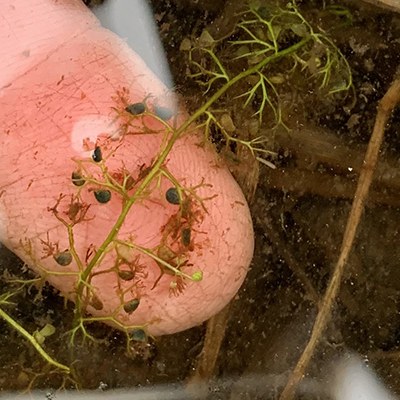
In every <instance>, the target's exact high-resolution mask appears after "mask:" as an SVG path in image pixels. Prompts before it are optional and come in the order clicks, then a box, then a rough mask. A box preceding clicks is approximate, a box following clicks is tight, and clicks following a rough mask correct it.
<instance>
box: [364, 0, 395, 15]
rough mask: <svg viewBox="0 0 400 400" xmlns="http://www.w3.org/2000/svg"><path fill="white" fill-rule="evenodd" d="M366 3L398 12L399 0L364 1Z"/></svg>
mask: <svg viewBox="0 0 400 400" xmlns="http://www.w3.org/2000/svg"><path fill="white" fill-rule="evenodd" d="M364 1H366V2H367V3H371V4H373V5H375V6H377V7H383V8H388V9H390V10H392V11H397V12H400V4H399V0H364Z"/></svg>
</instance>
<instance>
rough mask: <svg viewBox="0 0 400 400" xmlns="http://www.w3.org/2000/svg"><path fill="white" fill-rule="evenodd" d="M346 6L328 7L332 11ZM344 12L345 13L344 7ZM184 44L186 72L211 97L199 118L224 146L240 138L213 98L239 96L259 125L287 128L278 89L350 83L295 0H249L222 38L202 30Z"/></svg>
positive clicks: (343, 87)
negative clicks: (280, 0) (221, 119)
mask: <svg viewBox="0 0 400 400" xmlns="http://www.w3.org/2000/svg"><path fill="white" fill-rule="evenodd" d="M345 11H346V10H344V9H342V8H340V9H339V8H338V9H336V8H335V9H333V10H330V12H331V13H333V14H334V15H338V13H339V12H340V15H343V13H344V12H345ZM345 15H346V16H347V17H348V11H347V13H345ZM183 47H184V49H185V50H187V54H188V65H189V68H190V73H189V77H190V78H192V79H194V80H195V81H196V82H197V83H198V84H199V85H200V86H202V87H204V94H205V95H206V96H207V97H208V98H209V99H210V102H209V103H207V104H208V107H207V110H206V113H205V115H204V116H203V117H202V120H203V121H204V122H203V126H205V128H206V135H209V132H210V130H211V129H212V128H214V129H217V130H218V131H219V132H221V133H222V135H223V136H224V138H225V139H226V146H227V147H229V144H230V142H232V141H236V142H240V139H238V136H240V134H238V133H237V132H235V133H234V134H232V132H228V131H227V129H226V128H225V127H224V126H222V124H220V123H218V117H217V115H218V111H216V109H215V108H214V107H215V105H216V99H217V98H218V100H219V101H218V104H219V105H220V104H221V103H222V104H223V106H222V107H224V105H225V106H226V107H227V108H229V105H230V104H231V103H232V101H234V100H235V99H238V100H240V101H242V100H243V101H242V104H241V107H243V108H249V109H250V110H252V113H253V116H255V117H257V118H258V120H259V123H260V124H262V123H264V124H265V125H266V126H269V127H277V126H279V125H282V126H284V127H286V125H285V121H284V119H283V116H282V114H283V113H282V111H283V105H282V98H281V94H282V93H284V91H285V90H286V91H288V90H289V91H290V90H291V89H290V88H289V89H288V86H289V85H293V84H295V83H296V80H297V81H298V80H301V81H303V82H307V81H310V83H313V84H314V86H316V87H317V88H318V89H319V90H320V91H322V92H324V93H326V94H327V95H333V94H337V93H341V92H343V93H346V92H347V91H348V90H349V89H350V88H351V87H352V74H351V70H350V66H349V64H348V62H347V60H346V58H345V57H344V55H343V54H342V52H341V51H340V50H339V48H338V47H337V46H336V45H335V43H334V42H333V41H332V39H330V38H329V36H328V34H327V33H325V32H323V31H319V30H317V29H315V28H314V27H313V26H312V25H311V23H310V22H308V21H307V19H306V18H305V17H304V16H303V15H302V14H301V12H300V10H299V8H298V6H297V5H296V2H295V1H293V2H290V3H288V4H287V5H286V7H280V6H277V5H275V4H269V2H259V3H255V2H253V3H251V4H250V6H249V7H248V8H247V9H246V10H245V11H243V12H241V13H240V14H239V16H238V22H237V23H236V25H235V27H234V29H233V31H232V32H231V33H230V34H229V35H227V36H226V37H223V38H221V39H214V38H213V37H211V35H210V34H209V33H208V32H207V31H204V32H203V33H202V35H201V36H200V38H199V39H197V40H194V41H192V43H190V44H186V45H185V46H183ZM282 87H286V89H285V90H284V89H281V88H282ZM232 99H233V100H232ZM239 104H240V103H239ZM220 107H221V106H220ZM252 140H255V141H256V143H260V142H261V141H263V140H260V138H258V137H257V138H256V137H255V138H252V139H250V140H246V141H244V142H243V143H242V144H243V145H245V146H246V147H249V148H250V150H251V151H252V153H260V152H261V153H268V152H265V149H263V150H260V148H257V147H255V146H253V142H252Z"/></svg>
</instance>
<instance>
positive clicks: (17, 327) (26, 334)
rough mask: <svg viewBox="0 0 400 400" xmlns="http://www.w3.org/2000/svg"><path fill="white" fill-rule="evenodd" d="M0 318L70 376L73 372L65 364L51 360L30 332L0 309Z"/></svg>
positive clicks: (48, 360)
mask: <svg viewBox="0 0 400 400" xmlns="http://www.w3.org/2000/svg"><path fill="white" fill-rule="evenodd" d="M0 317H1V318H3V319H4V320H5V321H6V322H7V323H8V324H10V325H11V326H12V327H13V328H14V329H15V330H16V331H17V332H19V333H20V334H21V335H22V336H23V337H24V338H25V339H27V340H28V341H29V342H30V343H31V345H32V346H33V347H34V348H35V350H36V351H37V352H38V353H39V354H40V355H41V356H42V357H43V358H44V359H45V360H46V361H47V362H48V363H49V364H51V365H54V366H55V367H57V368H59V369H61V370H62V371H64V372H66V373H67V374H69V373H70V372H71V370H70V369H69V368H68V367H67V366H66V365H63V364H60V363H59V362H57V361H56V360H54V359H53V358H51V357H50V356H49V355H48V354H47V353H46V352H45V351H44V350H43V348H42V347H41V346H40V344H39V343H38V342H37V340H36V339H35V338H34V337H33V336H32V335H31V334H30V333H29V332H28V331H26V330H25V329H24V328H23V327H22V326H21V325H19V324H18V323H17V322H16V321H14V320H13V319H12V318H11V317H10V316H9V315H8V314H7V313H6V312H4V311H3V310H2V309H1V308H0Z"/></svg>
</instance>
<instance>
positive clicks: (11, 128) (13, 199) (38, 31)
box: [0, 0, 253, 335]
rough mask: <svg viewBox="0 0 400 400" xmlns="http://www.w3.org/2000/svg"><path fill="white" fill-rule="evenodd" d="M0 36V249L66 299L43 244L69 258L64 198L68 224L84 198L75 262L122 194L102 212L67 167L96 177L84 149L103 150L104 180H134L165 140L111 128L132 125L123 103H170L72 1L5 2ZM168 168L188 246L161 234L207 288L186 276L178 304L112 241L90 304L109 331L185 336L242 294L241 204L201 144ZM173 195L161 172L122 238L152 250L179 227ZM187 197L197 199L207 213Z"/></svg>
mask: <svg viewBox="0 0 400 400" xmlns="http://www.w3.org/2000/svg"><path fill="white" fill-rule="evenodd" d="M0 39H1V47H0V55H1V59H2V60H3V62H2V71H1V74H0V240H1V242H2V243H4V244H5V245H6V246H7V247H8V248H10V249H11V250H12V251H14V252H15V253H16V254H17V255H18V256H19V257H21V258H22V259H23V260H24V261H25V262H26V263H27V264H28V265H29V266H30V267H31V268H32V269H33V270H35V271H36V272H38V273H39V274H41V275H42V276H46V279H47V280H48V281H49V282H50V283H51V284H52V285H54V286H55V287H57V288H58V289H59V290H60V291H61V292H62V293H63V295H65V296H66V297H68V298H70V299H72V300H74V299H75V293H76V284H77V274H76V272H77V271H78V266H77V263H76V259H74V260H73V261H72V262H71V263H70V264H69V265H67V266H60V265H59V264H58V263H57V262H56V261H55V260H54V258H53V256H52V254H50V253H51V252H49V251H48V252H47V254H46V245H44V244H43V243H44V242H47V243H48V244H52V245H53V247H54V249H53V253H54V252H56V251H57V249H55V247H56V245H57V246H58V250H59V251H64V250H66V249H69V248H70V244H69V241H68V232H67V228H66V226H65V225H63V224H62V223H61V222H60V221H59V220H58V219H57V218H56V215H55V212H54V206H55V205H56V203H57V200H58V199H59V197H60V195H61V194H62V195H65V197H63V198H62V199H61V201H60V203H59V204H58V206H57V212H58V214H57V215H58V216H59V217H61V218H63V219H64V220H65V221H66V222H68V223H70V222H71V220H70V219H69V218H68V215H67V214H66V212H67V211H68V209H69V204H70V201H71V196H72V195H74V196H76V195H77V194H78V193H80V196H81V201H82V202H84V203H86V204H90V208H89V210H88V212H87V217H88V218H90V220H86V221H81V222H79V223H77V224H76V225H75V226H74V227H73V234H74V241H75V248H76V253H77V256H78V257H79V258H80V259H81V260H82V262H83V263H84V262H85V257H86V255H87V252H88V248H95V249H98V248H99V247H100V245H101V244H102V243H103V241H104V240H105V238H106V237H107V235H108V233H109V232H110V230H111V229H112V227H113V226H114V223H115V222H116V220H117V218H118V216H119V214H120V212H121V208H122V197H121V195H120V194H118V193H116V192H112V198H111V200H110V201H109V202H108V203H106V204H100V203H99V202H97V201H96V200H95V198H94V193H93V189H96V188H98V186H96V185H94V184H91V183H86V184H85V185H84V186H82V187H80V188H78V187H77V186H74V185H73V184H72V183H71V173H72V172H73V171H74V170H77V168H78V164H77V160H83V161H81V162H83V164H82V165H83V166H84V168H86V172H85V176H88V175H91V176H92V177H94V178H98V179H101V174H100V173H99V172H100V166H99V164H98V163H95V162H93V161H91V155H92V154H93V146H94V143H98V144H99V143H100V144H101V146H102V149H103V157H104V161H103V162H102V163H100V164H101V165H106V166H107V168H108V171H109V173H114V172H116V171H118V170H119V169H121V168H124V169H125V170H126V171H129V174H131V175H132V177H133V178H137V177H138V175H139V173H140V167H141V166H143V167H142V170H143V168H145V167H146V166H149V165H150V164H151V162H152V161H153V160H154V159H156V158H157V156H158V154H159V151H160V148H161V147H162V145H163V143H165V142H164V141H163V139H165V138H166V135H167V134H165V133H163V132H159V133H152V134H150V133H146V134H136V135H130V134H126V131H124V132H125V134H123V132H122V129H121V124H122V123H123V122H124V121H125V122H126V121H128V120H129V118H131V117H130V116H129V114H127V113H126V112H124V111H123V110H124V106H125V105H126V103H124V100H125V101H126V102H127V103H128V104H129V103H135V102H142V101H143V100H144V99H145V98H146V97H147V96H149V97H147V98H148V100H147V101H146V102H147V105H148V107H149V109H150V110H153V109H154V104H159V105H162V106H164V105H167V106H168V104H169V105H170V106H171V104H173V103H171V98H172V96H171V95H170V94H168V91H167V89H166V88H165V87H164V86H163V84H162V83H161V82H160V81H159V80H158V79H157V78H156V77H155V76H154V75H153V74H152V73H151V72H150V71H149V70H148V69H147V67H146V66H145V64H144V63H143V62H142V60H141V59H140V58H139V57H138V56H137V55H136V54H135V53H134V52H133V51H132V50H131V49H129V48H128V47H127V46H126V45H125V44H124V42H123V41H122V40H121V39H119V38H118V37H116V36H115V35H114V34H113V33H111V32H109V31H107V30H105V29H103V28H102V27H101V26H100V25H99V23H98V21H97V20H96V18H95V17H93V16H92V14H91V13H90V12H89V11H88V10H86V8H85V7H84V6H83V5H82V4H81V1H80V0H62V1H60V0H58V1H57V0H29V1H26V0H3V2H2V7H1V10H0ZM122 88H125V89H126V90H127V92H126V94H125V96H123V97H125V99H122V100H121V98H119V99H118V98H117V92H118V91H121V90H122ZM113 108H114V109H113ZM115 109H118V110H119V111H120V115H119V117H118V115H117V112H116V111H115ZM178 114H179V115H178V117H177V120H176V121H175V122H174V119H171V120H170V121H169V123H170V124H173V123H176V124H177V125H178V126H179V125H180V124H181V123H182V122H183V121H184V120H185V119H187V115H186V114H185V112H184V111H183V110H182V109H180V110H179V112H178ZM135 121H136V122H135V123H134V124H135V126H136V128H130V130H128V132H132V131H133V130H135V131H138V129H140V128H142V129H143V125H142V124H143V121H144V123H145V124H146V126H147V128H151V129H157V130H160V129H161V128H162V124H161V123H160V122H159V121H156V120H155V119H154V118H153V117H151V116H147V117H145V118H144V119H142V118H139V119H137V120H135ZM139 124H140V126H139ZM168 137H170V136H168ZM107 138H108V139H107ZM84 142H85V143H86V145H84ZM87 146H89V147H87ZM164 168H165V170H168V171H169V172H170V173H171V174H172V175H173V176H174V177H175V178H176V179H177V180H178V182H180V184H181V185H182V186H183V187H185V188H188V189H190V188H192V191H191V192H186V194H185V196H186V198H187V197H190V198H191V199H192V203H191V204H192V208H191V212H192V218H191V220H190V222H189V225H190V227H191V234H192V235H191V245H190V246H187V247H185V246H183V245H182V243H181V239H180V232H181V231H180V230H179V234H178V235H177V237H176V238H175V239H174V238H172V236H173V234H172V233H170V236H169V238H168V239H167V241H168V244H169V245H170V247H172V248H173V249H174V250H175V251H176V252H179V251H180V252H181V253H182V254H183V255H184V256H185V257H187V258H188V261H187V263H186V265H185V266H184V267H182V271H183V272H185V273H186V274H188V275H191V274H193V273H194V272H196V271H199V270H201V271H202V273H203V279H202V280H201V281H200V282H192V281H189V280H187V285H186V287H185V288H184V290H183V292H181V293H179V294H177V295H176V294H174V293H173V291H172V289H171V285H173V282H174V281H175V279H176V278H175V277H174V276H172V275H170V274H164V275H163V276H162V277H161V279H160V280H159V282H158V283H157V285H156V286H155V287H154V288H153V286H154V283H155V282H156V280H157V278H158V277H159V276H160V271H161V270H160V268H159V266H158V265H157V264H156V262H155V261H154V260H153V259H152V258H151V257H149V256H148V255H145V254H143V252H140V251H138V250H134V249H132V248H130V247H129V246H127V245H120V246H116V245H115V242H114V245H113V244H111V245H110V246H109V247H108V251H107V252H106V255H105V257H104V258H102V259H101V260H100V263H99V264H98V265H97V266H96V267H95V268H94V269H93V272H94V274H95V275H94V276H93V277H92V280H91V294H92V297H91V300H89V303H90V304H89V305H88V306H87V311H88V313H89V314H91V315H93V316H97V317H104V316H110V315H112V316H113V317H114V319H115V320H113V321H111V320H108V321H106V322H107V323H109V324H111V325H114V326H119V327H120V328H121V327H124V326H125V327H126V326H128V327H131V326H133V325H146V328H147V330H148V332H149V333H150V334H152V335H163V334H169V333H174V332H178V331H182V330H184V329H187V328H190V327H192V326H195V325H198V324H200V323H202V322H203V321H205V320H206V319H208V318H210V317H211V316H212V315H214V314H215V313H217V312H218V311H219V310H221V309H222V308H223V307H224V306H225V305H226V304H227V303H228V302H229V301H230V300H231V299H232V298H233V297H234V295H235V294H236V292H237V290H238V289H239V287H240V285H241V284H242V282H243V280H244V277H245V275H246V272H247V269H248V266H249V264H250V261H251V257H252V253H253V231H252V224H251V218H250V214H249V210H248V207H247V205H246V202H245V199H244V197H243V194H242V193H241V191H240V189H239V187H238V186H237V184H236V183H235V181H234V180H233V178H232V176H231V175H230V173H229V172H228V170H227V169H226V168H225V167H224V166H223V164H222V163H221V162H220V160H218V158H217V156H216V155H215V154H214V153H213V151H212V150H210V148H209V147H208V146H206V145H204V144H203V145H201V135H198V134H195V133H193V132H189V133H188V134H185V135H184V136H183V137H181V138H180V139H178V141H177V142H176V144H175V145H174V147H173V149H172V151H171V153H170V154H169V155H168V156H167V158H166V162H165V163H164ZM158 183H159V185H158ZM138 185H140V182H139V183H137V184H136V186H135V188H137V187H138ZM171 186H174V185H173V184H172V183H171V182H170V181H169V180H168V179H167V178H166V177H165V176H163V177H161V179H160V180H158V179H155V180H154V181H153V182H152V183H151V184H150V185H149V187H148V190H147V191H146V192H145V194H144V196H143V197H142V198H141V199H140V200H139V201H138V202H136V203H135V204H134V205H133V207H132V208H131V209H130V211H129V213H128V215H127V216H126V218H125V221H124V224H123V225H122V227H121V229H120V230H119V232H118V239H120V240H124V241H131V242H134V243H135V244H136V245H139V246H142V247H145V248H146V249H149V250H152V251H154V252H155V253H157V249H156V247H157V246H160V243H161V242H162V240H163V233H164V235H166V232H167V230H168V226H171V219H170V218H171V216H173V215H175V216H176V217H175V221H182V219H179V218H178V217H177V215H178V214H179V210H180V206H179V205H173V204H170V203H168V202H167V201H166V199H165V192H166V190H167V189H168V188H170V187H171ZM196 187H197V188H196ZM91 189H92V190H91ZM129 193H130V194H133V193H134V189H133V190H132V191H131V192H129ZM194 194H195V195H196V196H197V197H196V198H200V199H203V205H204V207H205V209H206V211H205V210H204V209H203V208H202V207H201V203H200V202H199V201H197V200H196V198H195V197H193V195H194ZM75 198H76V197H75ZM51 208H53V211H52V210H51ZM187 225H188V222H187V221H186V225H185V226H187ZM47 250H48V247H47ZM117 252H118V254H119V259H120V263H119V264H121V265H119V266H116V260H117ZM158 254H160V253H158ZM90 257H92V256H90ZM90 257H88V259H89V261H90ZM162 258H164V259H165V258H166V257H165V256H163V257H162ZM129 263H130V264H129ZM138 264H140V266H141V268H142V269H141V272H138V271H137V269H136V271H137V273H136V277H135V278H134V280H132V281H126V280H122V279H120V278H119V276H118V273H117V272H118V269H119V270H121V269H127V268H138V267H137V265H138ZM113 267H114V269H112V270H110V268H113ZM45 270H46V271H47V274H46V272H45ZM101 271H104V272H103V273H100V274H99V272H101ZM54 273H56V274H54ZM68 273H69V274H68ZM139 281H140V282H139ZM138 282H139V284H138ZM93 293H95V296H97V299H95V300H93V299H94V298H93ZM135 298H140V305H139V307H138V308H137V309H136V310H135V311H134V312H132V313H127V312H126V311H125V310H124V309H123V307H122V305H123V304H124V303H127V302H129V301H130V300H132V299H135ZM116 321H117V322H116ZM118 324H121V325H118Z"/></svg>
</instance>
